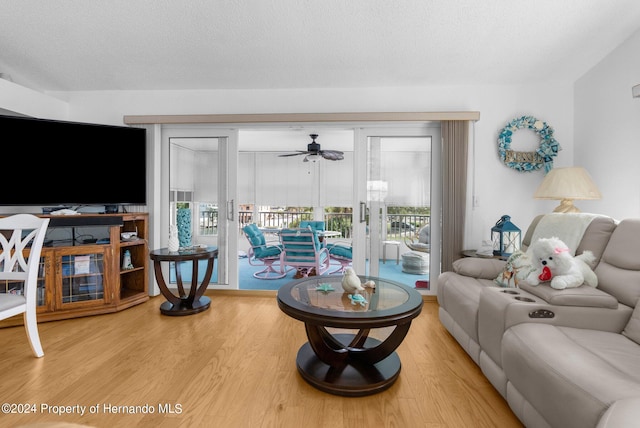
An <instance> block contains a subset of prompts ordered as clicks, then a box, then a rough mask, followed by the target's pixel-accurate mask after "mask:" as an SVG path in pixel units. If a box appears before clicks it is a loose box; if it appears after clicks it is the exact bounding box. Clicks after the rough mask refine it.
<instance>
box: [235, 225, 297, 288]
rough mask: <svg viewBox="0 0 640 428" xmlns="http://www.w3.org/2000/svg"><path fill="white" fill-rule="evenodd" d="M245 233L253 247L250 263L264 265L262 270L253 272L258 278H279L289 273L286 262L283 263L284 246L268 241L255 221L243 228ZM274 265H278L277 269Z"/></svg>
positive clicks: (249, 252) (250, 251) (249, 255)
mask: <svg viewBox="0 0 640 428" xmlns="http://www.w3.org/2000/svg"><path fill="white" fill-rule="evenodd" d="M242 231H243V232H244V235H245V236H246V237H247V240H248V241H249V244H251V247H250V248H249V251H248V254H247V255H248V258H249V264H250V265H251V266H264V269H262V270H261V271H258V272H255V273H254V274H253V276H254V278H258V279H279V278H284V276H285V275H286V274H287V272H286V270H285V268H284V264H283V263H282V258H283V255H284V254H283V251H282V246H281V245H280V244H279V243H278V244H273V243H269V242H267V240H266V238H265V236H264V233H262V231H261V230H260V229H259V228H258V226H257V225H256V224H255V223H251V224H248V225H246V226H245V227H243V228H242ZM274 265H278V266H279V269H278V270H276V269H275V268H274Z"/></svg>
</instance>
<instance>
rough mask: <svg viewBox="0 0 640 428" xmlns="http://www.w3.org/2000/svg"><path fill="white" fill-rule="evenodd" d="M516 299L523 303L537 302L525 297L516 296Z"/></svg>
mask: <svg viewBox="0 0 640 428" xmlns="http://www.w3.org/2000/svg"><path fill="white" fill-rule="evenodd" d="M515 299H516V300H520V301H521V302H535V300H533V299H530V298H528V297H523V296H516V297H515Z"/></svg>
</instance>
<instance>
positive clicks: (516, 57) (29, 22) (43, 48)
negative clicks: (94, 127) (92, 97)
mask: <svg viewBox="0 0 640 428" xmlns="http://www.w3.org/2000/svg"><path fill="white" fill-rule="evenodd" d="M0 6H1V7H0V73H3V74H5V75H6V74H8V75H10V76H11V78H12V80H13V81H14V82H15V83H18V84H21V85H24V86H27V87H31V88H33V89H37V90H44V91H47V90H49V91H56V90H61V91H71V90H136V89H139V90H147V89H218V88H223V89H236V88H250V89H253V88H270V89H271V88H330V87H385V86H386V87H393V86H429V85H441V84H456V85H459V84H462V85H466V84H469V85H477V84H492V83H498V84H509V83H516V84H517V83H523V82H529V83H532V82H549V81H570V82H572V81H574V80H575V79H576V78H578V77H580V76H581V75H582V74H583V73H585V72H586V71H587V70H588V69H589V68H590V67H592V66H593V65H595V64H596V63H597V62H598V61H600V60H601V59H602V58H604V56H605V55H606V54H608V53H609V52H610V51H611V50H612V49H614V48H615V47H616V46H617V45H618V44H620V43H621V42H623V41H624V40H625V39H626V38H628V37H629V36H631V35H632V34H633V33H634V32H635V31H636V30H637V29H638V28H640V1H638V0H531V1H521V0H520V1H518V0H484V1H479V0H397V1H389V0H321V1H317V0H316V1H310V0H271V1H267V0H109V1H99V0H55V1H51V0H1V2H0Z"/></svg>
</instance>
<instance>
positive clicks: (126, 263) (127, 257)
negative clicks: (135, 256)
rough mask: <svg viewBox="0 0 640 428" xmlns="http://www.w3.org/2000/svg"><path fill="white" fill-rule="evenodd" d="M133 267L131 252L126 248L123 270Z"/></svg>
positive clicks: (123, 257)
mask: <svg viewBox="0 0 640 428" xmlns="http://www.w3.org/2000/svg"><path fill="white" fill-rule="evenodd" d="M129 269H133V263H131V253H130V252H129V250H125V252H124V255H123V256H122V270H129Z"/></svg>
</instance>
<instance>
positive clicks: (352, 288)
mask: <svg viewBox="0 0 640 428" xmlns="http://www.w3.org/2000/svg"><path fill="white" fill-rule="evenodd" d="M364 285H365V286H367V287H370V288H375V286H376V284H375V282H373V281H367V282H365V283H364ZM342 289H343V290H344V291H345V292H347V293H351V294H358V293H360V292H362V291H364V287H363V286H362V283H361V282H360V278H359V277H358V275H356V271H355V270H353V268H346V269H345V270H344V276H343V277H342Z"/></svg>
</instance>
